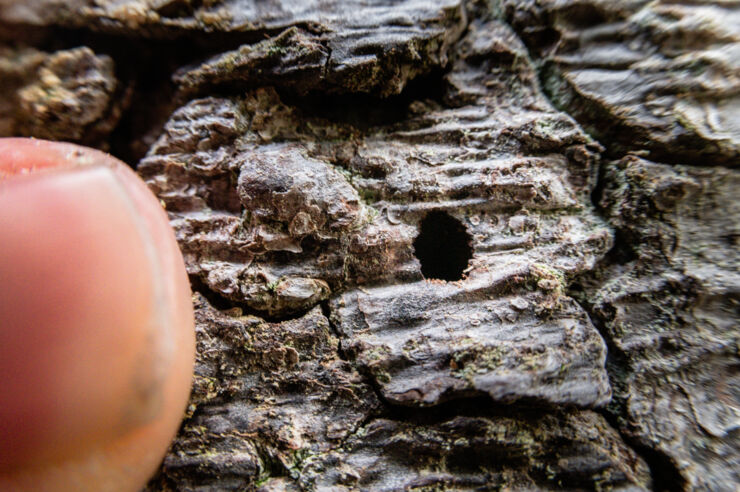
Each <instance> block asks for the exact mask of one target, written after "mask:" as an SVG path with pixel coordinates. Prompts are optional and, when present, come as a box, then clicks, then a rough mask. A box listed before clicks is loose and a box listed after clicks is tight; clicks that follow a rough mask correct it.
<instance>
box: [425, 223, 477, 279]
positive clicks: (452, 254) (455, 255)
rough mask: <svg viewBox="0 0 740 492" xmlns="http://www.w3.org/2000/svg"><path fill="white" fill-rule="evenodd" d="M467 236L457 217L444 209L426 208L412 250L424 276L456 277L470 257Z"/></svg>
mask: <svg viewBox="0 0 740 492" xmlns="http://www.w3.org/2000/svg"><path fill="white" fill-rule="evenodd" d="M470 242H471V238H470V234H468V231H466V230H465V226H464V225H463V224H462V222H460V221H459V220H457V219H455V218H454V217H450V215H448V214H446V213H445V212H430V213H429V214H427V216H426V217H424V220H422V221H421V232H420V233H419V235H418V236H417V237H416V239H415V240H414V251H415V252H416V257H417V258H418V259H419V262H421V273H422V274H424V277H425V278H429V279H439V280H460V279H462V277H463V271H465V268H467V266H468V262H469V261H470V259H471V258H472V257H473V249H472V248H471V246H470Z"/></svg>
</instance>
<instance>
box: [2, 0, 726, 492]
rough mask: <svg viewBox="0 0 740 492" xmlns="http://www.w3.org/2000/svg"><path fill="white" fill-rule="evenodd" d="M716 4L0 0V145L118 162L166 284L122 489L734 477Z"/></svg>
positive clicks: (721, 45) (514, 485)
mask: <svg viewBox="0 0 740 492" xmlns="http://www.w3.org/2000/svg"><path fill="white" fill-rule="evenodd" d="M738 12H740V3H738V2H735V1H731V0H728V1H719V0H717V1H714V2H710V1H691V2H689V1H687V2H676V1H668V0H665V1H653V2H648V1H646V0H630V1H624V2H613V1H606V0H604V1H602V0H538V1H535V0H522V1H515V0H501V1H490V2H487V1H469V2H465V1H463V0H445V1H442V2H440V1H436V0H399V1H397V2H386V1H380V0H371V1H359V0H357V1H355V0H353V1H343V2H331V1H330V2H326V1H290V0H272V1H266V2H262V1H255V0H208V1H197V2H196V1H191V0H116V1H113V0H111V1H108V0H77V1H74V2H68V1H64V2H62V1H60V0H39V1H30V0H29V1H26V2H22V3H21V2H13V1H10V0H0V23H1V24H0V25H1V26H2V29H0V33H2V36H0V38H1V39H5V40H6V41H5V47H4V48H3V50H2V51H1V52H0V83H1V84H2V86H3V87H4V88H5V89H6V90H5V91H3V92H2V94H0V133H2V134H3V135H11V134H25V135H34V136H38V137H44V138H58V139H66V140H70V139H73V140H77V141H81V142H85V143H90V144H94V145H98V146H101V147H107V146H110V147H111V148H112V149H114V150H115V151H117V152H118V153H120V154H121V155H124V156H127V157H132V156H138V157H141V159H140V161H139V162H138V164H137V169H138V171H139V173H140V174H141V176H142V177H143V178H144V179H145V180H146V181H147V182H148V184H149V185H150V187H151V188H152V190H153V191H154V192H155V193H156V194H157V195H158V196H159V198H160V199H161V200H162V203H163V205H164V206H165V207H166V209H167V211H168V213H169V214H170V218H171V221H172V225H173V227H174V228H175V231H176V234H177V238H178V240H179V242H180V245H181V248H182V250H183V253H184V256H185V260H186V264H187V268H188V271H189V273H190V275H191V281H192V284H193V288H194V291H195V292H196V293H195V295H194V305H195V308H196V318H197V328H196V329H197V337H198V360H197V367H196V377H195V382H194V389H193V396H192V400H191V404H190V407H189V408H188V412H187V415H186V419H185V422H184V423H183V426H182V429H181V432H180V434H179V436H178V438H177V440H176V441H175V443H174V444H173V447H172V449H171V451H170V453H169V454H168V456H167V457H166V458H165V461H164V463H163V465H162V468H161V470H160V472H159V474H158V476H157V477H155V478H154V479H153V480H152V482H151V483H150V485H149V487H148V489H149V490H152V491H155V490H256V489H260V490H265V491H268V490H269V491H272V490H275V491H277V490H358V489H359V490H363V489H364V490H409V489H414V490H416V489H418V490H461V489H463V490H464V489H475V490H489V489H510V490H532V489H538V490H548V489H568V490H573V489H586V490H589V489H598V490H602V489H621V490H649V489H655V490H680V489H685V490H728V491H731V490H736V488H737V487H738V485H739V484H740V471H739V470H740V444H739V443H740V435H738V432H740V371H738V368H740V330H739V329H738V319H740V315H739V312H738V304H739V302H740V299H739V298H740V294H739V293H740V259H739V258H738V237H740V231H739V229H740V200H738V197H737V194H738V190H740V174H738V171H737V170H735V169H734V166H736V165H737V163H738V151H739V149H740V112H739V111H738V110H739V109H740V104H739V101H740V99H738V97H739V96H738V94H740V27H739V26H740V18H738ZM18 33H23V34H20V35H19V34H18ZM79 44H84V45H86V46H85V47H79ZM128 44H130V45H131V46H133V47H135V49H125V48H124V49H122V48H121V46H126V45H128ZM144 154H145V155H144ZM132 164H134V163H133V162H132Z"/></svg>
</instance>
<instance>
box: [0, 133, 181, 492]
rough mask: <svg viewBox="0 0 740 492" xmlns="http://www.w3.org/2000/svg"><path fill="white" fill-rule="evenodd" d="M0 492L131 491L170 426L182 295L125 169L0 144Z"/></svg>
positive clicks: (158, 210) (163, 239)
mask: <svg viewBox="0 0 740 492" xmlns="http://www.w3.org/2000/svg"><path fill="white" fill-rule="evenodd" d="M0 282H1V284H0V285H1V286H0V374H2V375H3V384H0V490H29V491H31V490H50V491H52V490H53V491H64V490H70V491H71V490H90V491H93V490H95V491H97V490H111V491H126V490H131V491H135V490H138V489H140V488H141V487H142V486H143V485H144V484H145V483H146V480H147V479H148V477H149V476H150V475H151V474H152V473H153V472H154V471H155V470H156V467H157V466H158V464H159V462H160V460H161V459H162V456H163V455H164V453H165V451H166V449H167V447H168V445H169V443H170V441H171V440H172V438H173V437H174V435H175V433H176V431H177V428H178V426H179V423H180V421H181V418H182V415H183V411H184V409H185V405H186V403H187V398H188V394H189V391H190V384H191V378H192V371H193V360H194V350H195V349H194V344H195V340H194V329H193V324H194V323H193V312H192V304H191V299H190V287H189V283H188V279H187V275H186V273H185V269H184V265H183V261H182V256H181V255H180V251H179V249H178V247H177V243H176V242H175V238H174V235H173V232H172V230H171V228H170V227H169V223H168V220H167V216H166V214H165V213H164V211H163V210H162V207H161V206H160V204H159V202H158V201H157V200H156V198H155V197H154V196H153V195H152V194H151V193H150V192H149V190H148V189H147V188H146V186H145V185H144V183H143V182H141V180H140V179H139V178H138V176H136V174H135V173H133V172H132V171H131V170H130V169H129V168H128V167H127V166H126V165H125V164H123V163H121V162H120V161H117V160H116V159H114V158H112V157H110V156H108V155H106V154H104V153H102V152H98V151H94V150H90V149H85V148H83V147H78V146H74V145H70V144H61V143H53V142H45V141H40V140H28V139H0Z"/></svg>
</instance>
